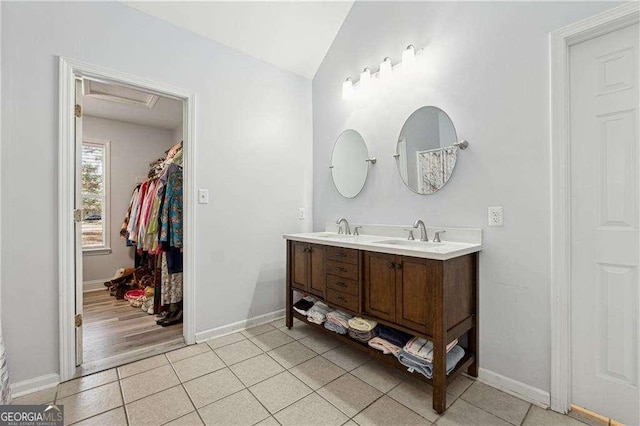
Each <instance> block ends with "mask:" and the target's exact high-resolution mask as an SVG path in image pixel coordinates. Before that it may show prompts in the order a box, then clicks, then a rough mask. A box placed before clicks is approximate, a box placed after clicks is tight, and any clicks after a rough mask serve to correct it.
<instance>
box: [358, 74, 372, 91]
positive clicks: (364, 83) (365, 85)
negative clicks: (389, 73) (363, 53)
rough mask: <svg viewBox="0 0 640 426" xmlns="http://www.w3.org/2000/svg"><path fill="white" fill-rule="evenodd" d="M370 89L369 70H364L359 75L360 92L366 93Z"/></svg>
mask: <svg viewBox="0 0 640 426" xmlns="http://www.w3.org/2000/svg"><path fill="white" fill-rule="evenodd" d="M370 88H371V70H370V69H369V68H365V69H364V70H363V71H362V72H361V73H360V90H362V91H363V92H366V91H368V90H369V89H370Z"/></svg>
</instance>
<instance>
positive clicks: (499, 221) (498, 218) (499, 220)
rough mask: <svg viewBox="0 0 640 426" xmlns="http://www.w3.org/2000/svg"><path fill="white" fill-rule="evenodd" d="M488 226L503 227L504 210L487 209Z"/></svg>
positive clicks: (500, 207) (501, 208)
mask: <svg viewBox="0 0 640 426" xmlns="http://www.w3.org/2000/svg"><path fill="white" fill-rule="evenodd" d="M489 226H504V208H503V207H502V206H497V207H489Z"/></svg>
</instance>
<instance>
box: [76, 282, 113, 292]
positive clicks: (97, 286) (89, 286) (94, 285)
mask: <svg viewBox="0 0 640 426" xmlns="http://www.w3.org/2000/svg"><path fill="white" fill-rule="evenodd" d="M109 280H110V278H107V279H105V280H91V281H83V282H82V292H83V293H86V292H89V291H97V290H105V289H106V287H105V286H104V283H105V282H107V281H109Z"/></svg>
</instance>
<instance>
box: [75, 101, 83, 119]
mask: <svg viewBox="0 0 640 426" xmlns="http://www.w3.org/2000/svg"><path fill="white" fill-rule="evenodd" d="M74 111H75V114H76V117H78V118H80V117H82V107H81V106H80V105H79V104H76V107H75V108H74Z"/></svg>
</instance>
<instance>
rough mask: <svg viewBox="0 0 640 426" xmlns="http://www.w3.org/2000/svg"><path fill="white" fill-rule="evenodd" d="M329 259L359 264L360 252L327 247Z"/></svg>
mask: <svg viewBox="0 0 640 426" xmlns="http://www.w3.org/2000/svg"><path fill="white" fill-rule="evenodd" d="M327 259H329V260H335V261H337V262H346V263H354V264H358V250H354V249H347V248H342V247H327Z"/></svg>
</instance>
